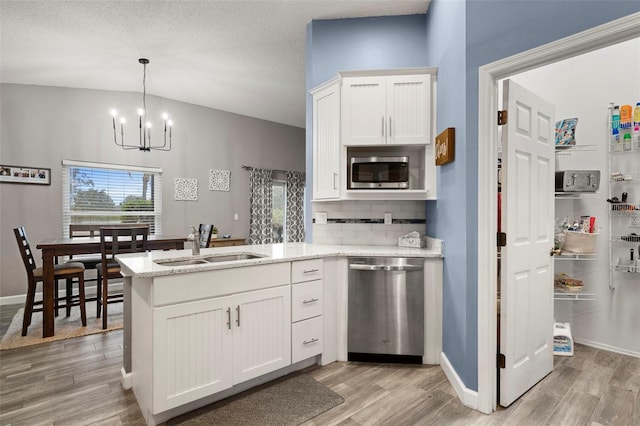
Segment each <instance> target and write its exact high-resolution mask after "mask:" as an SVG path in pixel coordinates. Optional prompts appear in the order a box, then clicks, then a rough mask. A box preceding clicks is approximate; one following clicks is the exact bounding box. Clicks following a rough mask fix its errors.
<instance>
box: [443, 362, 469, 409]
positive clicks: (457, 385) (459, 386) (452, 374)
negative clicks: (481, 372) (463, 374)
mask: <svg viewBox="0 0 640 426" xmlns="http://www.w3.org/2000/svg"><path fill="white" fill-rule="evenodd" d="M440 367H442V371H444V374H445V375H446V376H447V379H449V383H450V384H451V386H452V387H453V390H454V391H455V392H456V395H458V398H459V399H460V401H461V402H462V403H463V404H464V405H465V406H467V407H469V408H472V409H474V410H479V400H478V392H477V391H474V390H471V389H469V388H467V387H466V386H465V384H464V382H463V381H462V380H461V379H460V376H458V373H456V370H455V369H454V368H453V365H451V363H450V362H449V359H448V358H447V355H445V353H444V352H442V353H441V354H440Z"/></svg>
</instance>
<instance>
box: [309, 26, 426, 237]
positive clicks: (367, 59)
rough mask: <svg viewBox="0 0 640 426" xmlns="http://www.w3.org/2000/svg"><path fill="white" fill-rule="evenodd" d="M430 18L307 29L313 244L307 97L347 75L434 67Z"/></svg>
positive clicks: (311, 188)
mask: <svg viewBox="0 0 640 426" xmlns="http://www.w3.org/2000/svg"><path fill="white" fill-rule="evenodd" d="M424 19H425V15H419V14H418V15H403V16H386V17H376V18H354V19H335V20H317V21H312V22H311V23H309V25H308V26H307V115H306V126H307V135H306V147H307V158H306V160H307V164H306V173H307V176H308V178H307V186H306V189H307V190H306V197H307V200H306V201H307V203H306V220H305V232H306V237H305V239H306V241H307V242H311V241H313V235H312V229H313V227H312V219H313V218H312V214H311V202H310V200H311V194H312V192H313V185H312V182H311V176H313V159H312V157H311V153H312V151H313V149H312V129H313V127H312V117H313V114H312V110H311V102H312V98H311V95H309V93H308V91H309V90H310V89H313V88H314V87H316V86H319V85H320V84H322V83H324V82H326V81H328V80H331V79H332V78H334V77H336V76H337V74H338V72H340V71H347V70H369V69H389V68H410V67H425V66H429V64H427V62H426V58H427V55H426V50H425V26H424Z"/></svg>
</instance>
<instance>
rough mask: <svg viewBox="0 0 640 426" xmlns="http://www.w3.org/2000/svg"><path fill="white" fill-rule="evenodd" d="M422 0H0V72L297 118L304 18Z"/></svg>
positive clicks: (10, 78)
mask: <svg viewBox="0 0 640 426" xmlns="http://www.w3.org/2000/svg"><path fill="white" fill-rule="evenodd" d="M428 6H429V0H421V1H397V0H395V1H389V0H378V1H364V0H361V1H328V0H288V1H265V0H263V1H243V0H207V1H197V0H193V1H187V0H169V1H157V0H155V1H133V0H75V1H53V0H47V1H31V0H29V1H26V0H19V1H13V0H0V29H1V30H0V31H1V33H0V34H1V42H0V49H1V50H0V81H1V82H3V83H17V84H34V85H46V86H61V87H73V88H89V89H104V90H121V91H131V92H142V65H140V64H139V63H138V58H141V57H145V58H148V59H149V60H150V61H151V63H150V64H149V65H148V66H147V93H148V94H151V95H157V96H162V97H165V98H169V99H175V100H179V101H184V102H189V103H193V104H197V105H203V106H207V107H211V108H215V109H220V110H224V111H230V112H234V113H238V114H242V115H247V116H251V117H257V118H261V119H265V120H270V121H274V122H278V123H283V124H289V125H292V126H297V127H304V126H305V90H306V86H305V74H306V70H305V47H306V27H307V24H308V23H309V22H310V21H311V20H312V19H338V18H349V17H365V16H390V15H411V14H417V13H425V12H426V10H427V8H428Z"/></svg>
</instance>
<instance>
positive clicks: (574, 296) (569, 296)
mask: <svg viewBox="0 0 640 426" xmlns="http://www.w3.org/2000/svg"><path fill="white" fill-rule="evenodd" d="M553 298H554V299H555V300H597V299H596V294H595V293H580V292H573V293H565V292H561V291H554V292H553Z"/></svg>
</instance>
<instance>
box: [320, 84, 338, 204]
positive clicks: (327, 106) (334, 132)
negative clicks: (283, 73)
mask: <svg viewBox="0 0 640 426" xmlns="http://www.w3.org/2000/svg"><path fill="white" fill-rule="evenodd" d="M340 150H341V146H340V84H339V83H338V82H335V83H334V84H332V85H330V86H329V87H326V88H324V89H321V90H320V91H318V92H316V93H314V94H313V199H314V200H331V199H333V200H337V199H339V198H340Z"/></svg>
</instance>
